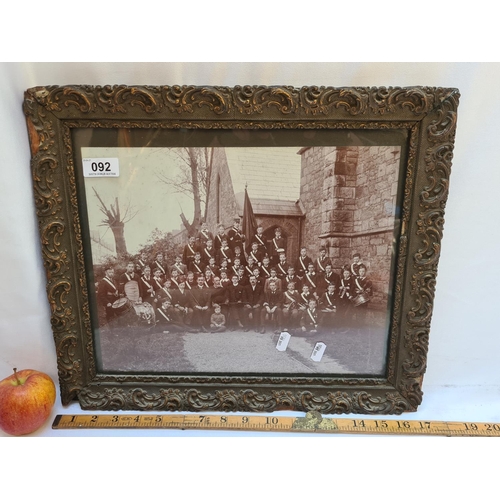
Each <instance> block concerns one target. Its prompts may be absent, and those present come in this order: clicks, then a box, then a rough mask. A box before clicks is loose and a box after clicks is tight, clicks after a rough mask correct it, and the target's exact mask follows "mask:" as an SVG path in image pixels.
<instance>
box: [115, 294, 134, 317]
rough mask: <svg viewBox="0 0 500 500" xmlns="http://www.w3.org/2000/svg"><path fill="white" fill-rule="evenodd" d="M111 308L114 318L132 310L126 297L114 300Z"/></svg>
mask: <svg viewBox="0 0 500 500" xmlns="http://www.w3.org/2000/svg"><path fill="white" fill-rule="evenodd" d="M111 307H112V309H113V311H114V313H115V315H116V316H121V315H122V314H125V313H126V312H128V311H130V310H131V309H132V302H130V300H129V299H127V297H123V298H121V299H118V300H115V301H114V302H113V304H112V306H111Z"/></svg>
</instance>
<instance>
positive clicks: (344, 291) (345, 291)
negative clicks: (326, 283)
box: [340, 278, 349, 299]
mask: <svg viewBox="0 0 500 500" xmlns="http://www.w3.org/2000/svg"><path fill="white" fill-rule="evenodd" d="M340 283H341V286H340V288H342V293H341V295H340V298H341V299H343V298H344V295H345V294H346V293H347V294H348V292H347V288H349V287H346V286H345V285H344V278H342V279H341V280H340Z"/></svg>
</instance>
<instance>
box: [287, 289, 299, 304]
mask: <svg viewBox="0 0 500 500" xmlns="http://www.w3.org/2000/svg"><path fill="white" fill-rule="evenodd" d="M288 293H289V292H288V290H287V291H286V292H285V295H286V297H287V298H288V300H291V301H292V302H293V303H294V304H295V302H297V301H296V300H295V299H294V298H293V296H290V295H288Z"/></svg>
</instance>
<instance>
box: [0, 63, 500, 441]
mask: <svg viewBox="0 0 500 500" xmlns="http://www.w3.org/2000/svg"><path fill="white" fill-rule="evenodd" d="M75 83H77V84H93V85H103V84H118V83H120V84H129V85H133V84H151V85H162V84H163V85H165V84H169V85H170V84H196V85H227V86H233V85H238V84H265V85H277V84H281V85H293V86H296V87H300V86H303V85H331V86H411V85H429V86H443V87H457V88H458V89H459V90H460V92H461V96H462V97H461V100H460V105H459V112H458V128H457V135H456V141H455V154H454V160H453V168H452V175H451V185H450V196H449V199H448V203H447V207H446V223H445V227H444V239H443V244H442V253H441V260H440V264H439V272H438V281H437V290H436V298H435V304H434V315H433V319H432V327H431V335H430V345H429V355H428V369H427V373H426V375H425V378H424V384H423V390H424V400H423V403H422V405H421V407H420V409H419V411H418V412H417V413H416V414H414V415H410V416H409V417H411V418H417V419H433V420H445V419H447V420H472V421H481V420H483V421H500V398H499V396H500V370H499V360H500V335H499V334H498V331H499V328H498V326H497V318H498V309H499V302H500V301H499V299H500V288H499V283H500V263H499V260H498V249H499V247H500V245H499V243H500V231H499V230H498V228H499V223H498V221H499V219H500V203H499V201H498V200H499V196H498V191H499V186H500V169H499V168H498V164H499V162H498V158H499V156H500V154H499V153H500V151H499V150H500V140H499V138H498V117H499V116H500V98H499V97H498V92H495V93H493V92H492V90H491V89H496V88H498V87H499V86H500V65H499V64H494V63H482V64H479V63H431V64H428V63H344V64H340V63H286V64H285V63H272V64H271V63H269V64H267V63H214V64H211V63H198V64H196V63H188V64H182V63H3V64H2V65H1V66H0V88H1V89H2V92H1V94H0V137H1V138H2V139H1V148H0V200H1V201H2V212H1V214H0V235H1V236H0V276H1V277H2V280H1V282H0V299H1V300H0V304H1V315H0V378H4V377H6V376H8V375H10V373H11V372H12V367H17V368H18V369H19V370H20V369H23V368H33V369H37V370H41V371H44V372H46V373H48V374H49V375H51V376H52V377H53V378H54V380H57V368H56V358H55V348H54V343H53V339H52V332H51V329H50V317H49V307H48V302H47V298H46V294H45V282H44V272H43V267H42V261H41V252H40V244H39V235H38V230H37V224H36V221H35V210H34V203H33V194H32V186H31V178H30V167H29V164H30V154H29V144H28V137H27V133H26V125H25V121H24V115H23V112H22V107H21V106H22V100H23V92H24V90H25V89H26V88H29V87H33V86H36V85H49V84H58V85H65V84H75ZM64 411H66V412H71V413H74V412H78V411H79V410H78V406H77V405H76V404H75V405H72V406H70V408H69V409H64V408H62V407H61V406H60V404H59V401H58V403H57V407H56V408H55V409H54V415H55V414H56V413H61V412H64ZM55 432H56V431H52V430H51V429H50V423H48V424H47V425H46V426H45V427H44V428H43V429H41V430H40V431H38V432H37V435H54V433H55ZM58 432H59V434H57V435H61V434H60V433H61V431H58ZM172 432H174V431H172ZM94 433H97V434H95V435H100V434H99V433H98V431H94ZM90 434H92V433H90ZM0 435H2V434H1V431H0ZM141 435H145V434H144V433H141Z"/></svg>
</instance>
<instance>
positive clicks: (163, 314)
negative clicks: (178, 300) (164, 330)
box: [157, 309, 170, 321]
mask: <svg viewBox="0 0 500 500" xmlns="http://www.w3.org/2000/svg"><path fill="white" fill-rule="evenodd" d="M157 311H158V312H159V313H160V314H161V315H162V316H163V317H164V318H165V319H166V320H167V321H170V318H169V317H168V316H167V315H166V314H165V313H164V312H163V311H162V310H161V309H157Z"/></svg>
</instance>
